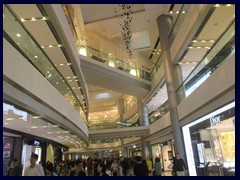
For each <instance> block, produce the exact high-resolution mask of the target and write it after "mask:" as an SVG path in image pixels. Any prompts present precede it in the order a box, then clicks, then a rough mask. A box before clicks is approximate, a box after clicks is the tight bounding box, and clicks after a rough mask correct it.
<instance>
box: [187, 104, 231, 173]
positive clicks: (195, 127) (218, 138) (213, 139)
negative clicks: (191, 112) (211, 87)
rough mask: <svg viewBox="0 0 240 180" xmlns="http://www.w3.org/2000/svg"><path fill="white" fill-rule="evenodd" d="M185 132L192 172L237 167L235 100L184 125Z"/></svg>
mask: <svg viewBox="0 0 240 180" xmlns="http://www.w3.org/2000/svg"><path fill="white" fill-rule="evenodd" d="M183 135H184V142H185V149H186V154H187V161H188V167H189V173H190V175H213V174H211V173H213V172H212V169H213V167H217V168H216V169H217V171H216V172H215V173H216V174H217V175H225V174H224V173H223V169H224V168H225V169H227V170H232V169H234V170H235V102H233V103H231V104H229V105H226V106H224V107H222V108H220V109H218V110H216V111H214V112H212V113H210V114H209V115H206V116H204V117H202V118H200V119H198V120H196V121H194V122H192V123H190V124H188V125H186V126H184V127H183ZM206 165H207V167H206ZM203 168H205V169H206V170H205V171H204V173H205V174H202V173H203V171H202V170H200V169H203Z"/></svg>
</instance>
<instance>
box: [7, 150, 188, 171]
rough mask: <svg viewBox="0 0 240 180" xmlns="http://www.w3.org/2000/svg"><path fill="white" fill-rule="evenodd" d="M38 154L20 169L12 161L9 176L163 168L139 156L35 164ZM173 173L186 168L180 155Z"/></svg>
mask: <svg viewBox="0 0 240 180" xmlns="http://www.w3.org/2000/svg"><path fill="white" fill-rule="evenodd" d="M37 160H38V155H37V154H32V155H31V158H30V166H28V167H26V169H25V170H24V172H23V173H22V169H21V168H20V166H18V165H17V160H16V159H13V160H12V164H11V167H10V168H9V170H8V174H7V175H8V176H21V175H23V176H162V165H161V162H160V159H159V158H158V157H156V158H155V160H154V162H153V160H152V159H147V160H145V159H142V157H141V156H136V157H134V158H122V157H120V158H114V159H110V158H103V159H97V158H95V159H92V158H91V157H89V158H88V159H81V158H78V159H77V160H76V161H70V160H65V161H57V162H54V163H52V162H50V161H48V162H47V163H46V164H37V163H36V162H37ZM173 163H174V171H176V175H177V176H181V175H183V172H182V171H184V170H185V169H186V166H185V163H184V161H183V160H182V159H181V158H180V156H179V154H177V155H176V158H175V159H174V161H173Z"/></svg>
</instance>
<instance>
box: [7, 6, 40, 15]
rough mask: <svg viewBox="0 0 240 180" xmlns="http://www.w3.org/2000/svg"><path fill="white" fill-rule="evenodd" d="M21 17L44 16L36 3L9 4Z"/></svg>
mask: <svg viewBox="0 0 240 180" xmlns="http://www.w3.org/2000/svg"><path fill="white" fill-rule="evenodd" d="M9 5H10V7H11V8H12V9H13V10H14V12H15V13H16V14H17V15H18V16H19V18H32V17H35V18H36V17H42V14H41V12H40V11H39V10H38V8H37V6H36V4H9Z"/></svg>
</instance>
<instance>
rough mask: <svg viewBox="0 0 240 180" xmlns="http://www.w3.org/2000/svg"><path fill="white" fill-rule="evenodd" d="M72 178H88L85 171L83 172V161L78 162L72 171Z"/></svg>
mask: <svg viewBox="0 0 240 180" xmlns="http://www.w3.org/2000/svg"><path fill="white" fill-rule="evenodd" d="M70 176H86V173H85V171H83V163H82V161H77V162H76V163H75V170H73V171H71V173H70Z"/></svg>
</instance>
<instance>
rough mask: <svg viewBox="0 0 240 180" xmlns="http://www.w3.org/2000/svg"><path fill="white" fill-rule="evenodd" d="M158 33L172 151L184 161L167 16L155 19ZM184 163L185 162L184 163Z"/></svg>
mask: <svg viewBox="0 0 240 180" xmlns="http://www.w3.org/2000/svg"><path fill="white" fill-rule="evenodd" d="M157 22H158V31H159V38H160V44H161V50H162V53H163V56H164V60H163V66H164V73H165V79H166V86H167V93H168V103H169V108H170V118H171V123H172V124H171V125H172V132H173V139H174V143H175V146H174V149H175V152H179V154H180V156H181V157H182V158H183V159H185V160H186V158H185V157H186V156H185V150H184V146H183V137H182V133H181V129H180V125H179V117H178V112H177V105H178V100H177V95H176V89H177V88H176V87H177V84H176V80H175V77H174V69H173V65H172V59H171V56H170V42H169V38H168V37H169V34H170V32H171V30H172V17H171V16H169V15H161V16H159V17H158V18H157ZM185 162H186V161H185Z"/></svg>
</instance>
